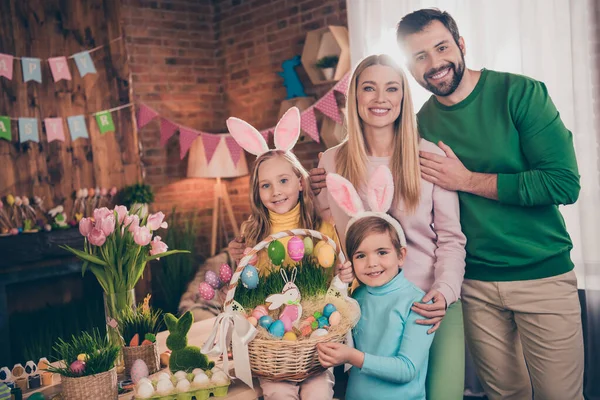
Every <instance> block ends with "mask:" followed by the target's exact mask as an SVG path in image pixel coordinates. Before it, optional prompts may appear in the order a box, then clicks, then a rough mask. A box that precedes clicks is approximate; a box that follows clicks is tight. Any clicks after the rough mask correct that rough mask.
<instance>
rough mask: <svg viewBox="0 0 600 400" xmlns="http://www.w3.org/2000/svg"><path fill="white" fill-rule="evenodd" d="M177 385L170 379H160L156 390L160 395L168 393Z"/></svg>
mask: <svg viewBox="0 0 600 400" xmlns="http://www.w3.org/2000/svg"><path fill="white" fill-rule="evenodd" d="M174 388H175V387H174V386H173V382H171V380H170V379H163V380H159V381H158V383H157V384H156V392H157V393H158V394H160V395H166V394H169V393H171V392H172V391H173V389H174Z"/></svg>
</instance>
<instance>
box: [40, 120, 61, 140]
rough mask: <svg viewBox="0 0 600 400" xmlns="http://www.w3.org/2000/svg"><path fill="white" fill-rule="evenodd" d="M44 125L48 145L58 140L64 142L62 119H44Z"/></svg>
mask: <svg viewBox="0 0 600 400" xmlns="http://www.w3.org/2000/svg"><path fill="white" fill-rule="evenodd" d="M44 125H46V136H47V137H48V143H50V142H52V141H54V140H59V141H61V142H64V141H65V131H64V129H63V120H62V118H46V119H44Z"/></svg>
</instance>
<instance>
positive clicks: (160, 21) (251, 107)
mask: <svg viewBox="0 0 600 400" xmlns="http://www.w3.org/2000/svg"><path fill="white" fill-rule="evenodd" d="M122 4H123V5H122V21H123V27H124V31H125V37H126V43H127V49H128V53H129V57H130V66H131V71H132V80H133V91H134V98H135V100H136V101H138V102H143V103H146V104H148V105H149V106H151V107H153V108H155V109H156V110H157V111H158V112H159V113H160V114H161V115H164V116H165V117H167V118H171V119H172V120H173V121H175V122H177V123H180V124H182V125H185V126H189V127H193V128H195V129H198V130H201V131H206V132H215V133H217V132H225V131H226V127H225V119H226V118H227V117H228V116H230V115H235V116H237V117H239V118H242V119H245V120H247V121H248V122H250V123H251V124H253V125H254V126H255V127H257V128H258V129H263V128H268V127H271V126H274V125H275V123H276V122H277V117H278V112H279V107H280V104H281V101H282V100H283V99H285V96H286V91H285V88H284V87H283V81H282V78H281V77H280V76H279V75H278V74H277V72H278V71H280V70H281V63H282V62H283V61H284V60H286V59H289V58H291V57H293V56H295V55H297V54H301V53H302V47H303V44H304V38H305V35H306V32H307V31H309V30H311V29H317V28H321V27H323V26H326V25H347V17H346V1H345V0H305V1H296V0H124V1H123V2H122ZM297 71H298V72H299V75H300V79H301V80H302V82H303V83H304V84H305V90H306V93H307V94H308V95H313V96H315V98H319V96H320V95H322V94H324V93H325V92H326V91H327V90H329V89H330V86H324V87H323V86H319V87H313V86H312V85H311V83H310V81H309V79H308V77H307V76H306V74H305V73H304V72H303V70H302V68H301V67H298V68H297ZM139 135H140V141H141V146H142V150H141V151H142V162H143V164H144V170H145V178H144V181H145V182H146V183H148V184H150V185H151V186H152V187H153V189H154V190H155V193H156V202H155V204H154V206H153V208H154V209H155V210H158V209H160V210H163V211H170V210H171V207H172V206H173V205H177V207H178V210H180V211H181V212H184V213H186V214H187V215H188V216H189V217H191V215H192V214H194V213H195V214H196V216H197V226H198V228H199V238H198V241H199V244H200V245H201V248H200V250H201V252H202V253H204V254H207V253H208V242H209V241H210V229H211V223H212V222H211V216H212V207H213V205H212V198H213V181H212V180H208V179H194V180H191V179H186V178H185V173H186V167H187V157H186V158H185V159H184V160H183V161H180V160H179V147H178V141H177V140H176V139H175V138H173V139H171V140H170V141H169V143H168V145H167V147H166V148H163V147H161V146H160V144H159V137H160V133H159V128H158V123H157V122H153V123H151V124H149V125H147V126H146V127H144V128H143V129H141V130H140V133H139ZM322 150H323V146H322V145H319V144H316V143H313V142H310V141H309V140H306V143H301V144H299V145H298V146H297V147H296V154H297V155H298V156H299V158H300V159H301V161H302V163H303V164H304V165H305V166H306V167H307V168H311V167H313V166H315V165H316V162H317V161H316V160H317V154H318V152H319V151H322ZM227 184H228V188H229V194H230V197H231V201H232V205H233V208H234V212H235V214H236V219H237V220H238V222H239V223H241V221H243V220H244V219H245V218H246V217H247V216H248V213H249V204H248V177H242V178H238V179H233V180H228V182H227ZM228 231H229V232H232V230H231V228H230V227H228Z"/></svg>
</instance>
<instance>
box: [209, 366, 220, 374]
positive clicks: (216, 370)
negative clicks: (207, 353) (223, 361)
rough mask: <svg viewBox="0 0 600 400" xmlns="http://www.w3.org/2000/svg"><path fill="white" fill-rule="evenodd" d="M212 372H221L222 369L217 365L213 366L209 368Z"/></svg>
mask: <svg viewBox="0 0 600 400" xmlns="http://www.w3.org/2000/svg"><path fill="white" fill-rule="evenodd" d="M210 371H211V372H212V373H213V374H214V373H216V372H222V371H223V370H222V369H221V368H219V367H213V369H211V370H210Z"/></svg>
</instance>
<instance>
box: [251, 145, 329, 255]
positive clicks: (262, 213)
mask: <svg viewBox="0 0 600 400" xmlns="http://www.w3.org/2000/svg"><path fill="white" fill-rule="evenodd" d="M275 157H281V158H283V159H284V160H285V161H287V162H289V163H290V165H291V166H292V170H293V171H294V174H296V176H297V177H298V179H299V180H300V182H301V184H302V189H303V190H301V191H300V195H299V196H298V202H299V203H300V226H298V227H297V228H300V229H313V230H318V229H319V228H320V227H321V222H322V220H321V216H320V215H319V213H318V211H317V206H316V204H315V196H314V194H313V192H312V190H311V189H310V181H309V179H308V172H307V171H306V169H305V168H304V167H303V166H302V164H300V161H298V158H297V157H296V156H295V155H294V154H293V153H290V152H289V151H281V150H271V151H268V152H266V153H264V154H262V155H261V156H259V157H258V158H257V159H256V161H255V162H254V167H253V170H252V176H251V177H250V211H251V214H250V218H248V220H247V221H245V222H244V223H243V224H242V235H243V236H244V237H245V238H246V245H247V246H249V247H254V246H255V245H256V244H257V243H258V242H260V241H261V240H263V239H264V238H265V237H266V236H267V235H269V234H270V233H271V221H270V219H269V210H268V209H267V207H265V205H264V204H263V203H262V200H261V199H260V193H259V190H260V188H259V185H258V184H259V182H260V179H259V178H258V169H259V167H260V165H261V164H262V163H263V162H265V161H267V160H270V159H272V158H275Z"/></svg>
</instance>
